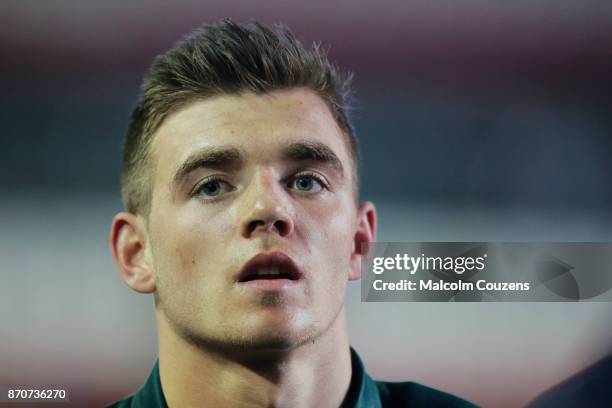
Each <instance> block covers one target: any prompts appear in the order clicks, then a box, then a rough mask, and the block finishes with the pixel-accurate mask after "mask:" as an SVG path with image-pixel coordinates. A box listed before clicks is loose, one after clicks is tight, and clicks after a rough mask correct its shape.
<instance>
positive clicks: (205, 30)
mask: <svg viewBox="0 0 612 408" xmlns="http://www.w3.org/2000/svg"><path fill="white" fill-rule="evenodd" d="M350 80H351V75H350V74H341V73H340V72H339V71H338V69H337V68H336V67H335V66H334V65H332V64H331V63H330V62H329V60H328V59H327V56H326V53H325V52H323V51H322V50H321V48H320V46H319V45H318V44H313V46H312V47H311V48H310V49H307V48H305V47H304V46H303V45H302V44H301V43H300V42H299V41H298V40H297V39H296V38H295V37H294V36H293V34H292V33H291V32H290V31H289V29H287V28H286V27H284V26H278V27H276V29H275V30H272V29H270V28H267V27H265V26H263V25H262V24H260V23H256V22H255V23H250V24H248V25H240V24H237V23H235V22H233V21H231V20H224V21H223V22H221V23H219V24H213V25H210V24H205V25H203V26H202V27H200V28H199V29H198V30H196V31H195V32H193V33H192V34H190V35H188V36H187V37H185V38H184V39H183V40H182V41H180V42H178V43H177V44H176V45H175V46H174V47H173V48H171V49H170V50H169V51H167V52H166V53H164V54H161V55H158V56H157V57H156V58H155V60H154V61H153V64H152V65H151V68H150V69H149V71H148V72H147V73H146V74H145V77H144V80H143V83H142V93H141V96H140V99H139V101H138V104H137V106H136V107H135V108H134V111H133V113H132V117H131V121H130V124H129V128H128V131H127V135H126V139H125V144H124V148H123V168H122V174H121V194H122V197H123V203H124V206H125V208H126V210H127V211H129V212H132V213H134V214H136V213H142V214H148V212H149V210H150V201H151V182H150V174H151V169H150V168H147V166H148V165H149V150H150V146H151V141H152V139H153V137H152V136H153V134H154V133H155V132H156V130H157V129H158V128H159V126H160V125H161V123H162V121H163V120H164V118H166V117H167V116H168V115H169V114H170V113H172V112H175V111H176V110H178V109H180V108H181V107H183V106H185V105H186V104H187V103H189V102H191V101H193V100H195V99H198V98H203V97H210V96H215V95H220V94H240V93H242V92H254V93H258V94H261V93H266V92H271V91H274V90H278V89H286V88H292V87H306V88H309V89H312V90H314V91H315V92H317V93H318V94H319V95H320V96H321V97H322V98H323V99H324V100H325V102H326V103H327V105H328V107H329V108H330V111H331V112H332V114H333V116H334V118H335V120H336V122H337V123H338V125H339V127H340V128H341V129H342V130H343V132H344V133H345V135H346V137H347V141H348V146H349V151H350V153H351V157H352V160H353V168H354V180H355V194H357V183H358V162H359V159H358V158H359V153H358V146H357V140H356V137H355V132H354V129H353V126H352V124H351V122H350V118H349V115H348V103H349V97H350Z"/></svg>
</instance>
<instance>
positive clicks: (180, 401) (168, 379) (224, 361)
mask: <svg viewBox="0 0 612 408" xmlns="http://www.w3.org/2000/svg"><path fill="white" fill-rule="evenodd" d="M158 326H159V371H160V378H161V385H162V390H163V393H164V396H165V398H166V402H167V404H168V406H169V407H170V408H173V407H202V406H223V407H253V406H262V407H312V406H316V407H338V406H340V404H341V403H342V401H343V399H344V397H345V395H346V393H347V390H348V387H349V383H350V380H351V357H350V351H349V344H348V338H347V334H346V321H345V318H344V310H342V311H341V312H340V314H339V315H338V317H337V318H336V320H335V321H334V323H332V325H331V326H330V327H329V329H327V330H326V331H325V332H324V333H323V334H322V335H321V336H319V337H318V338H316V339H315V340H314V341H309V342H307V343H305V344H303V345H301V346H299V347H296V348H295V349H290V350H283V351H279V352H267V353H257V354H256V355H253V354H248V353H246V352H243V353H240V354H238V353H228V352H221V351H219V350H211V349H209V348H204V347H198V346H195V345H193V344H191V343H189V342H187V341H185V340H184V339H183V338H181V337H180V336H178V335H177V334H176V333H175V332H174V330H173V329H172V328H171V327H170V325H169V324H168V322H167V320H166V318H165V316H164V315H163V313H161V312H159V311H158Z"/></svg>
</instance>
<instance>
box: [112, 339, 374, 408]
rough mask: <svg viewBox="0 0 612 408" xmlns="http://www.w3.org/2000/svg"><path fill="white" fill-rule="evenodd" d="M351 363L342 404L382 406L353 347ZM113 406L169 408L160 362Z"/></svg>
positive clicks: (358, 407)
mask: <svg viewBox="0 0 612 408" xmlns="http://www.w3.org/2000/svg"><path fill="white" fill-rule="evenodd" d="M351 365H352V370H353V374H352V376H351V383H350V386H349V390H348V392H347V394H346V397H345V399H344V402H343V404H342V406H343V407H350V408H353V407H354V408H366V407H367V408H380V407H381V406H382V405H381V401H380V395H379V392H378V387H377V386H376V383H375V382H374V380H372V379H371V378H370V376H368V375H367V374H366V372H365V369H364V367H363V363H362V362H361V359H360V358H359V356H358V355H357V353H356V352H355V350H353V349H352V348H351ZM112 407H115V408H124V407H125V408H127V407H130V408H141V407H143V408H144V407H147V408H167V404H166V399H165V398H164V393H163V392H162V388H161V381H160V379H159V362H157V361H156V362H155V365H154V366H153V370H152V371H151V375H149V378H148V379H147V382H146V383H145V384H144V385H143V386H142V387H141V388H140V389H139V390H138V391H137V392H136V393H135V394H134V395H133V396H131V397H129V398H128V399H126V400H123V401H120V402H118V403H116V404H114V405H112Z"/></svg>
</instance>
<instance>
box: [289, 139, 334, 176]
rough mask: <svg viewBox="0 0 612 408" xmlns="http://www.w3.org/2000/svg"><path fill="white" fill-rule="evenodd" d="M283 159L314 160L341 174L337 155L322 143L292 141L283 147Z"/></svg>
mask: <svg viewBox="0 0 612 408" xmlns="http://www.w3.org/2000/svg"><path fill="white" fill-rule="evenodd" d="M283 156H284V157H285V159H288V160H293V161H314V162H318V163H321V164H326V165H329V166H331V167H332V168H334V169H335V170H336V171H338V173H340V175H341V176H343V175H344V168H343V166H342V162H341V161H340V159H339V158H338V156H337V155H336V154H335V153H334V152H333V151H332V150H331V149H330V148H329V147H327V146H326V145H324V144H323V143H316V142H300V143H292V144H290V145H289V146H287V148H286V149H285V152H284V155H283Z"/></svg>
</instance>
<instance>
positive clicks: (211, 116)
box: [151, 88, 350, 181]
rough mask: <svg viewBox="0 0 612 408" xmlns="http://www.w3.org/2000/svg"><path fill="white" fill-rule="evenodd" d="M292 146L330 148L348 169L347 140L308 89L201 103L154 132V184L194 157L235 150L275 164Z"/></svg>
mask: <svg viewBox="0 0 612 408" xmlns="http://www.w3.org/2000/svg"><path fill="white" fill-rule="evenodd" d="M292 142H316V143H323V144H325V145H327V146H328V147H329V148H330V149H331V150H332V151H333V152H334V153H335V154H336V155H337V156H338V157H339V158H340V160H341V161H342V162H343V163H344V164H345V166H344V167H345V168H349V167H350V164H349V157H348V151H347V148H346V143H345V135H344V134H343V132H342V130H341V129H340V128H339V126H338V124H337V123H336V121H335V119H334V118H333V116H332V114H331V112H330V110H329V108H328V106H327V104H326V103H325V101H324V100H323V99H322V98H321V97H320V96H318V95H317V94H316V93H315V92H313V91H311V90H306V89H301V88H298V89H290V90H279V91H274V92H271V93H266V94H261V95H256V94H253V93H244V94H240V95H219V96H215V97H211V98H206V99H202V100H196V101H194V102H192V103H190V104H188V105H187V106H186V107H184V108H182V109H179V110H178V111H177V112H174V113H172V114H170V115H169V116H168V117H167V118H166V120H165V121H164V122H163V123H162V125H161V126H160V128H159V129H158V131H157V132H156V133H155V136H154V139H153V143H152V148H151V156H152V159H153V164H154V167H155V174H156V175H155V179H156V181H160V180H159V179H160V178H164V179H166V178H167V177H169V176H170V173H172V172H173V171H174V170H175V169H176V168H177V167H178V166H180V164H181V163H182V162H183V161H184V160H185V159H186V158H187V157H189V156H190V155H191V154H192V153H193V152H195V151H197V150H201V149H204V148H208V147H214V146H226V145H233V146H236V147H238V148H240V149H241V150H242V151H244V152H245V154H246V155H247V159H249V158H250V159H259V160H263V159H264V158H269V159H273V158H275V157H276V156H277V153H278V151H279V149H280V148H281V146H286V145H287V144H288V143H292Z"/></svg>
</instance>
